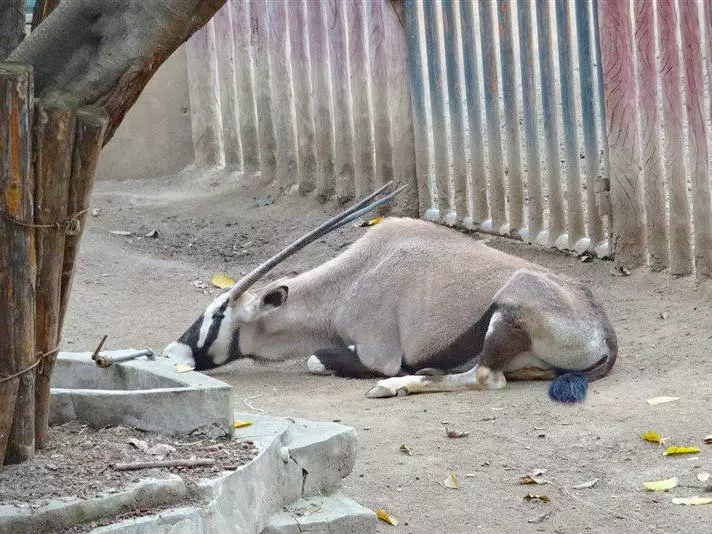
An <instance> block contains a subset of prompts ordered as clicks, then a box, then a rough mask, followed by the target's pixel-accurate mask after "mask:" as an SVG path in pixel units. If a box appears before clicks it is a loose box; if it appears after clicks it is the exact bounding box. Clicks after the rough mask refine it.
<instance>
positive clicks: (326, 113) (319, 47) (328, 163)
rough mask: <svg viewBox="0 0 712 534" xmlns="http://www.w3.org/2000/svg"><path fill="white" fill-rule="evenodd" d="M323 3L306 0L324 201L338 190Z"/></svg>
mask: <svg viewBox="0 0 712 534" xmlns="http://www.w3.org/2000/svg"><path fill="white" fill-rule="evenodd" d="M323 5H324V4H323V2H307V19H308V25H309V58H310V60H311V74H312V98H311V102H312V106H313V107H314V109H313V114H314V151H315V153H316V161H317V169H316V173H317V178H316V187H317V191H318V195H319V198H320V199H321V200H325V199H327V198H329V197H331V196H332V195H333V194H334V193H335V192H336V182H335V176H334V148H333V146H332V134H333V132H334V128H333V122H332V118H331V101H332V98H331V93H330V92H329V53H328V49H327V46H326V38H325V36H326V29H325V27H324V13H323V11H322V6H323Z"/></svg>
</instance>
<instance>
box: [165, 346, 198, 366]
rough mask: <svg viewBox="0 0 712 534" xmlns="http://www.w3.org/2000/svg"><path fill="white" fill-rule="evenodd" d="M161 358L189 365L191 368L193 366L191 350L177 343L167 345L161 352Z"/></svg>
mask: <svg viewBox="0 0 712 534" xmlns="http://www.w3.org/2000/svg"><path fill="white" fill-rule="evenodd" d="M163 357H164V358H170V359H171V360H174V361H176V362H180V363H184V364H186V365H190V366H191V367H194V366H195V360H193V350H192V349H191V348H190V347H189V346H188V345H186V344H185V343H181V342H179V341H174V342H173V343H171V344H170V345H168V346H167V347H166V348H165V349H164V350H163Z"/></svg>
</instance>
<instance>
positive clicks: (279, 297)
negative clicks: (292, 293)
mask: <svg viewBox="0 0 712 534" xmlns="http://www.w3.org/2000/svg"><path fill="white" fill-rule="evenodd" d="M288 295H289V288H288V287H287V286H279V287H276V288H274V289H270V290H269V291H268V292H267V293H265V294H264V295H263V296H262V301H261V302H260V307H261V308H262V309H263V310H270V309H274V308H279V307H280V306H281V305H282V304H284V303H285V302H286V300H287V296H288Z"/></svg>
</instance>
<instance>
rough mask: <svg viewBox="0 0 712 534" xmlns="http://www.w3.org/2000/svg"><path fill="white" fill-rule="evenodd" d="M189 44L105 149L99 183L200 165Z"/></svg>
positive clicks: (146, 92) (163, 69)
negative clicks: (188, 63) (196, 151)
mask: <svg viewBox="0 0 712 534" xmlns="http://www.w3.org/2000/svg"><path fill="white" fill-rule="evenodd" d="M194 159H195V158H194V151H193V141H192V138H191V121H190V99H189V96H188V77H187V73H186V53H185V45H184V46H181V47H180V48H179V49H178V50H176V51H175V52H174V53H173V55H172V56H171V57H170V58H168V60H167V61H166V62H165V63H164V64H163V65H162V66H161V68H160V69H159V70H158V72H157V73H156V74H155V75H154V76H153V78H152V79H151V80H150V81H149V82H148V85H146V88H145V89H144V91H143V93H141V96H140V97H139V99H138V101H137V102H136V104H134V105H133V107H132V108H131V109H130V110H129V112H128V113H127V114H126V118H125V119H124V121H123V122H122V123H121V126H119V129H118V130H117V131H116V134H115V135H114V137H113V138H112V139H111V141H109V143H108V144H107V145H106V146H105V147H104V149H103V151H102V153H101V158H100V159H99V168H98V170H97V178H98V179H99V180H102V179H103V180H124V179H134V178H156V177H160V176H167V175H171V174H175V173H177V172H179V171H180V170H181V169H183V167H185V166H186V165H188V164H189V163H192V162H193V160H194Z"/></svg>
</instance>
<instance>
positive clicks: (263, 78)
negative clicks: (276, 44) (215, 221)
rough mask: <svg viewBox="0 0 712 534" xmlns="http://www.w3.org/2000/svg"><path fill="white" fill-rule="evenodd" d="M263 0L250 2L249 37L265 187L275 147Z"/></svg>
mask: <svg viewBox="0 0 712 534" xmlns="http://www.w3.org/2000/svg"><path fill="white" fill-rule="evenodd" d="M267 27H268V24H267V12H266V6H265V0H250V35H251V38H252V50H253V51H254V60H255V86H254V87H255V92H256V94H255V102H256V103H257V138H258V142H259V147H260V169H261V171H262V175H261V178H260V181H261V182H262V183H263V184H268V183H269V182H271V181H272V180H274V178H275V174H276V170H277V145H276V141H275V138H274V122H273V121H272V92H271V89H270V87H271V86H272V83H271V79H270V68H269V63H270V61H269V44H268V39H267V33H268V32H267Z"/></svg>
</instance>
